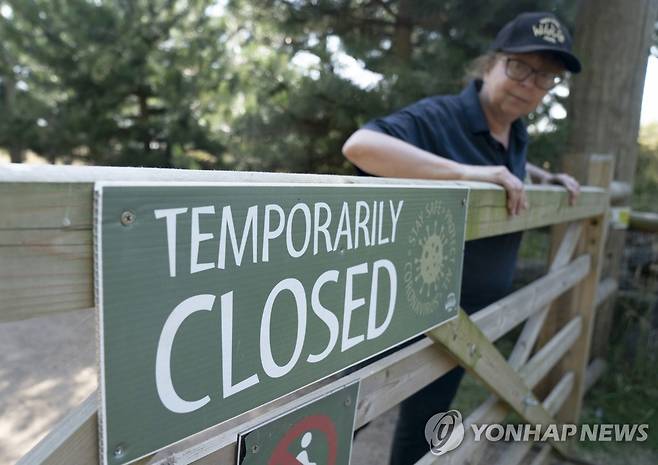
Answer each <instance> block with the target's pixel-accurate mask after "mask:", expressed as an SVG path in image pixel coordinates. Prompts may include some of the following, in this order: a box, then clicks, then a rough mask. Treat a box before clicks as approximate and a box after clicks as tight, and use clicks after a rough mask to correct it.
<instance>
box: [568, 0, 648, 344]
mask: <svg viewBox="0 0 658 465" xmlns="http://www.w3.org/2000/svg"><path fill="white" fill-rule="evenodd" d="M657 3H658V2H657V1H656V0H631V1H629V0H607V1H605V2H601V1H596V0H581V2H580V4H579V9H578V15H577V19H576V30H575V50H576V54H577V56H578V57H579V58H580V59H581V60H582V64H583V72H582V73H581V74H579V75H577V76H574V79H573V85H572V86H571V97H570V99H569V106H568V113H569V121H570V134H569V139H568V147H569V153H568V154H567V155H566V156H565V158H564V159H563V168H564V169H565V171H567V172H571V173H573V174H575V175H576V177H577V178H578V179H579V180H581V181H582V180H584V179H585V173H586V167H587V164H588V163H587V160H588V157H589V155H591V154H594V153H610V154H613V155H614V156H615V158H616V161H615V171H614V175H615V176H614V178H615V180H617V181H622V182H625V183H628V184H629V185H630V186H631V189H632V186H633V181H634V177H635V168H636V165H637V138H638V133H639V128H640V111H641V107H642V93H643V90H644V77H645V74H646V67H647V60H648V56H649V47H650V44H651V34H652V31H653V28H654V23H655V21H656V16H657V9H658V6H657ZM624 204H625V205H629V204H630V199H627V200H626V201H625V203H624ZM624 241H625V232H624V231H623V230H621V231H619V230H611V231H610V233H609V235H608V241H607V245H606V254H605V255H606V261H605V262H604V268H603V270H604V272H603V273H604V275H603V276H602V277H603V278H605V277H609V276H612V277H614V278H618V277H619V267H620V263H621V259H622V254H623V249H624ZM612 308H613V305H612V304H611V303H610V302H608V303H607V304H604V305H602V306H601V307H600V308H599V310H598V311H597V322H596V326H595V328H594V337H593V341H594V343H593V346H594V347H593V348H592V352H591V353H592V354H593V355H594V356H605V354H606V351H607V348H608V341H609V335H610V327H611V323H612Z"/></svg>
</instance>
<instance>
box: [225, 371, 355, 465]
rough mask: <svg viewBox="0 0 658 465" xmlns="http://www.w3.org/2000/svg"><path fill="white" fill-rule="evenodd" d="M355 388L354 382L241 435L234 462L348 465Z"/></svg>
mask: <svg viewBox="0 0 658 465" xmlns="http://www.w3.org/2000/svg"><path fill="white" fill-rule="evenodd" d="M358 391H359V384H358V383H353V384H351V385H349V386H346V387H343V388H341V389H339V390H336V391H334V392H332V393H330V394H328V395H326V396H324V397H322V398H320V399H318V400H315V401H313V402H310V403H308V404H306V405H304V406H302V407H300V408H299V409H296V410H293V411H292V412H289V413H287V414H286V415H284V416H282V417H279V418H277V419H275V420H273V421H271V422H269V423H266V424H264V425H261V426H259V427H258V428H256V429H254V430H252V431H249V432H246V433H243V434H241V435H240V437H239V441H238V461H237V465H300V464H301V465H349V463H350V452H351V449H352V435H353V431H354V418H355V414H356V401H357V396H358Z"/></svg>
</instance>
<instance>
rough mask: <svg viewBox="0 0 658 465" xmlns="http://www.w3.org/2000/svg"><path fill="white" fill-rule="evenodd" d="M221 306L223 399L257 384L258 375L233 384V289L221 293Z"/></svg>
mask: <svg viewBox="0 0 658 465" xmlns="http://www.w3.org/2000/svg"><path fill="white" fill-rule="evenodd" d="M221 306H222V388H223V390H224V399H226V398H227V397H229V396H232V395H233V394H237V393H238V392H240V391H243V390H245V389H247V388H248V387H251V386H253V385H255V384H258V375H257V374H256V373H254V374H253V375H251V376H249V377H248V378H246V379H243V380H242V381H240V382H238V383H237V384H233V291H231V292H227V293H226V294H223V295H222V297H221Z"/></svg>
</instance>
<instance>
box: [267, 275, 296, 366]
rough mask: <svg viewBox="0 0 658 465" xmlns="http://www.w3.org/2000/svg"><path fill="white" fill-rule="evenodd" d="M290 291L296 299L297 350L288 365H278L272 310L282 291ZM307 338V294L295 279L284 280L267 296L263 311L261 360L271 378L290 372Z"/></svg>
mask: <svg viewBox="0 0 658 465" xmlns="http://www.w3.org/2000/svg"><path fill="white" fill-rule="evenodd" d="M285 290H287V291H290V292H291V293H292V295H293V297H294V298H295V303H296V307H297V338H296V341H295V348H294V350H293V353H292V356H291V357H290V360H288V363H286V364H285V365H278V364H277V363H276V362H275V361H274V357H273V355H272V345H271V343H270V326H271V321H272V308H273V307H274V302H275V300H276V298H277V296H278V295H279V294H280V293H281V292H282V291H285ZM305 337H306V293H305V291H304V286H303V285H302V283H301V282H299V281H298V280H297V279H294V278H288V279H284V280H283V281H281V282H279V283H278V284H277V285H276V286H274V289H272V291H271V292H270V295H268V296H267V301H266V302H265V308H264V309H263V318H262V320H261V322H260V358H261V363H262V365H263V370H265V373H267V375H268V376H270V377H271V378H280V377H282V376H284V375H286V374H288V373H289V372H290V370H292V369H293V368H294V366H295V364H296V363H297V361H298V360H299V356H300V355H301V353H302V346H303V345H304V338H305Z"/></svg>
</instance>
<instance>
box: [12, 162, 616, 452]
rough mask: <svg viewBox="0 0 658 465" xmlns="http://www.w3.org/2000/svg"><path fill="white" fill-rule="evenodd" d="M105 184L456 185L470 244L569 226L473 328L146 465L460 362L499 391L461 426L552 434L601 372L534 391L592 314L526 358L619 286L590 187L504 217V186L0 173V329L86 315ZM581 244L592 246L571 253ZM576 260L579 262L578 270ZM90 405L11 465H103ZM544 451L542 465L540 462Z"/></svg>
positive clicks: (101, 171) (366, 404) (394, 391)
mask: <svg viewBox="0 0 658 465" xmlns="http://www.w3.org/2000/svg"><path fill="white" fill-rule="evenodd" d="M604 162H605V161H603V162H602V161H601V160H598V161H597V163H599V164H600V163H604ZM604 171H605V170H604ZM100 180H121V181H185V182H233V183H245V182H250V183H300V184H375V185H386V184H389V185H391V184H395V185H432V186H438V185H451V186H454V185H460V186H465V187H468V188H469V190H470V193H469V205H468V214H467V218H468V222H467V229H466V239H467V240H474V239H478V238H483V237H488V236H493V235H498V234H504V233H509V232H514V231H520V230H527V229H532V228H537V227H541V226H546V225H552V224H560V223H568V224H569V225H570V226H569V227H568V228H567V230H566V234H565V235H564V239H563V241H562V244H561V247H560V250H559V251H558V253H557V254H556V256H555V257H554V259H553V262H552V264H551V266H550V269H549V271H548V273H547V274H546V275H545V276H543V277H541V278H539V279H538V280H537V281H535V282H533V283H531V284H529V285H527V286H525V287H524V288H522V289H520V290H518V291H516V292H514V293H512V294H510V295H509V296H507V297H505V298H503V299H501V300H500V301H498V302H495V303H494V304H492V305H490V306H489V307H486V308H484V309H482V310H481V311H479V312H478V313H476V314H474V315H472V316H471V317H470V318H469V317H468V316H466V314H464V313H461V314H460V317H459V318H458V319H457V320H453V321H451V322H449V323H447V324H445V325H442V326H440V327H439V328H437V329H435V330H433V331H431V332H430V333H428V336H429V338H425V339H423V340H420V341H418V342H415V343H414V344H412V345H410V346H407V347H404V348H402V349H400V350H398V351H396V352H395V353H393V354H391V355H389V356H387V357H385V358H382V359H380V360H378V361H376V362H374V363H372V364H370V365H368V366H366V367H364V368H362V369H360V370H358V371H355V372H353V373H350V374H348V375H345V376H342V377H339V376H334V377H332V378H329V379H327V380H324V381H322V382H318V383H315V384H313V385H311V386H307V387H306V388H304V389H302V390H300V391H297V392H296V393H293V394H289V395H287V396H285V397H284V398H281V399H278V400H277V401H274V402H271V403H270V404H267V405H265V406H262V407H260V408H258V409H256V410H254V411H252V412H249V413H247V414H243V415H240V416H238V417H236V418H233V419H231V420H229V421H227V422H224V423H222V424H220V425H217V426H214V427H212V428H210V429H208V430H206V431H204V432H202V433H199V434H197V435H195V436H193V437H190V438H187V439H185V440H183V441H181V442H179V443H177V444H175V445H173V446H170V447H167V448H166V449H164V450H162V451H160V452H157V453H155V454H151V455H150V456H148V457H146V458H144V459H142V460H140V461H139V462H138V463H140V464H160V465H165V464H174V463H175V464H180V465H183V464H192V463H193V464H197V465H201V464H210V463H226V464H228V463H235V450H236V443H235V441H236V437H237V432H238V431H242V430H244V429H245V428H248V427H249V425H255V424H259V423H262V422H264V421H265V420H267V419H270V418H275V417H276V416H279V415H280V414H281V413H282V412H284V411H287V410H289V409H290V408H292V407H294V406H296V405H301V404H303V403H304V402H306V401H308V400H309V399H312V398H315V397H317V396H318V395H320V394H322V393H323V392H330V391H331V390H333V389H335V388H336V387H337V386H339V385H342V384H344V383H345V382H347V381H350V380H360V383H361V388H360V399H359V403H358V406H357V418H356V426H357V427H359V426H361V425H365V424H366V423H368V422H369V421H371V420H373V419H374V418H376V417H377V416H378V415H380V414H381V413H383V412H385V411H386V410H388V409H390V408H391V407H392V406H394V405H396V404H397V403H399V402H400V401H402V400H404V399H405V398H407V397H408V396H410V395H411V394H413V393H414V392H417V391H418V390H419V389H421V388H423V387H424V386H426V385H428V384H429V383H430V382H432V381H434V380H436V379H438V378H439V377H441V376H443V375H444V374H445V373H447V372H448V371H449V370H451V369H452V368H454V367H455V366H456V364H457V363H459V364H461V365H463V366H464V367H465V368H466V369H467V370H469V371H470V372H471V373H472V374H473V375H474V376H475V377H477V378H478V379H480V381H481V382H483V383H484V384H485V385H486V386H487V387H488V388H489V389H490V390H491V391H492V393H493V395H492V397H491V398H489V399H488V400H487V401H486V402H485V403H484V404H483V405H482V406H480V407H479V408H478V409H476V410H475V411H474V412H472V413H471V415H470V416H469V417H468V418H467V419H466V421H465V424H466V425H469V424H471V423H482V422H490V423H491V422H496V421H502V419H503V418H504V416H505V415H506V414H507V413H508V412H509V410H510V409H512V410H514V411H515V412H516V413H517V414H519V415H521V417H522V418H524V419H525V420H527V421H528V422H530V423H543V424H546V423H551V422H555V418H554V417H555V415H556V414H557V413H558V412H559V410H560V409H561V408H562V407H563V406H564V405H566V404H567V403H568V402H569V401H570V399H573V397H574V395H575V394H574V393H576V394H577V396H578V399H580V398H582V391H583V390H584V389H585V388H587V387H588V386H590V385H591V384H592V383H593V382H594V379H595V377H596V376H597V375H600V373H601V372H602V366H603V365H602V363H601V362H600V361H595V362H594V363H593V364H592V365H591V366H592V368H591V370H585V369H584V368H581V367H580V363H581V362H582V360H583V358H582V357H580V358H579V359H578V363H576V364H572V365H571V367H570V368H569V369H568V370H565V371H563V373H562V375H561V378H560V379H559V381H558V382H557V383H556V384H555V385H554V386H553V387H552V388H551V389H550V391H549V394H548V395H547V396H546V397H545V398H544V399H543V400H540V399H537V398H536V396H535V394H534V393H533V388H534V386H536V385H537V383H539V382H540V381H541V380H542V379H543V378H544V377H545V376H546V375H547V374H548V373H549V371H550V370H551V369H552V368H553V367H555V366H557V365H558V364H560V363H561V361H562V359H563V358H564V357H565V355H566V354H568V353H569V352H570V349H572V351H573V348H575V347H577V346H579V347H583V346H585V347H587V346H588V345H589V339H588V338H589V337H591V336H590V332H591V331H588V328H589V327H590V319H591V318H590V316H589V315H588V314H584V315H583V314H576V313H574V314H573V317H572V318H571V319H570V320H569V321H568V322H566V324H564V325H562V326H561V327H559V328H557V329H556V331H555V333H554V334H553V335H552V337H551V339H550V340H549V341H548V342H547V343H546V344H544V345H543V346H542V347H538V348H537V350H535V351H534V352H533V348H534V347H535V345H536V341H537V338H538V334H539V330H540V328H541V327H542V324H543V322H544V320H545V318H546V316H547V314H548V312H549V305H550V304H551V302H553V301H554V300H555V299H556V298H557V297H559V296H560V295H562V294H564V293H565V292H567V291H568V290H569V289H572V288H580V287H581V286H582V285H583V284H582V282H583V280H585V281H584V282H586V283H588V284H587V289H586V292H585V293H584V294H583V293H582V292H581V293H580V296H581V297H580V301H579V305H585V306H592V305H596V304H597V303H598V302H601V301H603V300H605V299H606V298H607V297H608V296H609V295H610V294H611V293H612V292H614V289H615V288H616V284H615V283H614V282H605V283H604V285H601V286H597V283H598V279H597V278H598V274H597V272H598V268H597V266H598V265H597V264H598V263H599V257H600V254H601V250H600V249H599V248H598V244H599V241H600V238H598V240H597V241H595V244H596V247H594V248H593V246H592V245H591V239H592V234H594V233H592V232H591V221H592V219H595V220H596V219H600V218H602V217H603V215H605V213H606V211H607V208H608V203H609V193H608V191H607V190H606V189H603V188H598V187H584V188H583V189H582V194H581V196H580V197H579V199H578V202H577V204H576V205H575V206H569V205H568V203H567V195H566V192H564V190H563V189H561V188H559V187H553V186H541V187H539V186H528V188H527V191H528V198H529V202H530V205H531V208H530V209H529V210H528V211H526V212H525V213H523V214H521V215H519V216H517V217H514V218H509V217H508V215H507V211H506V208H505V203H506V202H505V192H504V191H503V189H502V188H500V187H498V186H495V185H491V184H485V183H470V182H468V183H467V182H437V181H423V180H408V179H404V180H401V179H383V178H360V177H349V176H321V175H295V174H275V173H235V172H221V171H216V172H207V171H181V170H159V169H140V168H94V167H85V168H78V167H54V166H48V167H26V166H23V165H9V166H5V167H0V212H2V215H0V264H1V266H0V295H2V296H3V298H2V299H0V321H11V320H19V319H25V318H31V317H38V316H42V315H48V314H52V313H56V312H59V311H66V310H73V309H93V307H94V304H93V302H94V296H93V282H92V281H93V278H92V277H93V273H92V269H93V263H92V260H93V253H92V220H93V208H92V207H93V198H92V188H93V183H94V182H95V181H100ZM587 228H589V229H587ZM583 231H585V232H583ZM584 235H585V236H586V237H588V238H589V242H588V243H590V246H589V247H585V248H583V247H581V248H578V244H580V243H582V241H583V237H585V236H584ZM574 253H576V255H578V256H577V257H576V258H575V259H572V256H573V255H574ZM593 276H594V278H593ZM593 279H594V281H592V280H593ZM523 322H525V325H524V329H523V331H522V334H521V337H520V338H519V340H518V341H517V345H516V347H515V349H514V351H513V353H512V356H511V357H510V359H509V360H507V361H506V360H505V359H504V358H503V357H502V355H501V354H500V353H499V352H498V351H497V350H496V349H495V347H494V346H493V345H492V343H493V342H494V341H496V340H497V339H499V338H500V337H502V336H503V335H505V334H506V333H508V332H509V331H510V330H512V329H513V328H515V327H516V326H518V325H519V324H521V323H523ZM585 362H586V359H585ZM97 404H98V399H97V396H96V394H93V395H92V396H91V397H90V398H88V399H87V400H86V401H85V402H84V403H83V404H82V405H81V406H80V407H79V408H78V409H76V410H75V411H74V412H72V413H71V414H70V415H69V416H68V417H67V418H66V419H65V420H64V421H63V422H62V423H61V424H60V425H59V426H58V427H57V428H55V429H54V430H52V432H51V433H50V434H49V435H48V436H47V437H46V438H45V439H44V440H43V441H42V442H41V443H40V444H38V445H37V446H36V447H35V448H34V449H33V450H32V451H31V452H30V453H28V454H27V455H26V456H24V457H23V458H22V459H21V461H19V464H21V465H24V464H73V463H81V464H91V465H93V464H95V463H98V460H99V457H98V433H97V421H98V420H97ZM528 447H529V446H526V445H523V446H515V447H514V448H512V449H511V450H510V451H509V454H508V458H507V459H506V460H507V461H506V462H505V463H518V461H520V460H521V458H522V457H523V456H524V455H526V453H527V452H528ZM552 447H553V449H554V450H556V451H558V452H559V453H560V454H562V455H565V456H567V455H568V454H569V450H568V447H567V445H566V444H564V443H554V444H552ZM545 450H547V449H544V451H545ZM544 451H542V454H544V455H545V454H547V453H548V452H544ZM474 453H481V447H476V445H474V444H472V443H469V442H468V441H465V443H464V444H462V446H460V448H458V449H457V450H456V451H454V453H453V454H452V455H450V456H449V457H448V458H447V459H448V460H449V462H450V463H455V464H457V463H465V459H466V458H468V457H469V456H471V454H474ZM435 461H436V457H433V456H431V454H428V455H427V456H425V457H424V458H423V459H422V460H421V461H420V462H419V463H434V462H435ZM471 463H473V462H471Z"/></svg>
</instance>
